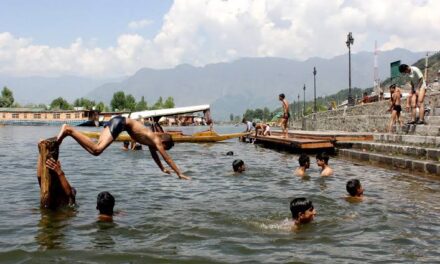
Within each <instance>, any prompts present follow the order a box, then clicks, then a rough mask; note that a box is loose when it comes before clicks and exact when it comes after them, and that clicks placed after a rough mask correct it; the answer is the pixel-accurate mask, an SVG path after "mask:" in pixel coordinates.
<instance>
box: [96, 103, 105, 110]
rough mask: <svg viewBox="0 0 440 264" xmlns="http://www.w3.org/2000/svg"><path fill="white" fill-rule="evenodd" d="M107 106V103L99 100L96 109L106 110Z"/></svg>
mask: <svg viewBox="0 0 440 264" xmlns="http://www.w3.org/2000/svg"><path fill="white" fill-rule="evenodd" d="M105 108H106V105H105V104H104V103H103V102H99V103H98V104H97V105H96V107H95V110H96V111H99V112H104V111H105Z"/></svg>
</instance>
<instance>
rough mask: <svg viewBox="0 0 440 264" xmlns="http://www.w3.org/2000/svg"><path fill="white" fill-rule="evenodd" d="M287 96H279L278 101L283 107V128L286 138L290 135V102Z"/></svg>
mask: <svg viewBox="0 0 440 264" xmlns="http://www.w3.org/2000/svg"><path fill="white" fill-rule="evenodd" d="M285 98H286V96H285V95H284V94H283V93H282V94H280V95H279V96H278V99H279V100H280V101H281V105H282V106H283V116H282V117H281V127H282V128H283V134H284V137H285V138H287V137H288V133H289V127H288V126H289V118H290V112H289V102H287V100H286V99H285Z"/></svg>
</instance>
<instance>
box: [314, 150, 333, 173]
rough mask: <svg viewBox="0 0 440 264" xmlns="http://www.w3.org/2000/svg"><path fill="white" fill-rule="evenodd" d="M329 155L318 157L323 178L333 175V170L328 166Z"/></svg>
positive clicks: (318, 155) (320, 154)
mask: <svg viewBox="0 0 440 264" xmlns="http://www.w3.org/2000/svg"><path fill="white" fill-rule="evenodd" d="M329 159H330V157H329V155H328V154H327V153H325V152H322V153H318V154H317V155H316V163H317V164H318V166H319V167H321V176H330V175H332V174H333V169H332V168H330V166H329V165H328V160H329Z"/></svg>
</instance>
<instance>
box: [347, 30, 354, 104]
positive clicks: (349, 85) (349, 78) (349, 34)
mask: <svg viewBox="0 0 440 264" xmlns="http://www.w3.org/2000/svg"><path fill="white" fill-rule="evenodd" d="M353 42H354V38H353V36H352V34H351V32H350V33H348V35H347V41H346V42H345V44H347V47H348V98H347V99H348V105H349V106H353V105H354V100H353V96H352V94H351V45H353Z"/></svg>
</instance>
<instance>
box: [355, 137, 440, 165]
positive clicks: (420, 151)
mask: <svg viewBox="0 0 440 264" xmlns="http://www.w3.org/2000/svg"><path fill="white" fill-rule="evenodd" d="M351 148H352V149H356V150H362V151H371V152H376V153H377V152H379V153H383V154H388V155H391V156H409V157H413V158H417V159H420V160H431V161H437V162H440V148H425V147H419V146H407V145H400V144H392V143H381V142H366V141H359V142H352V143H351Z"/></svg>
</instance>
